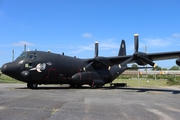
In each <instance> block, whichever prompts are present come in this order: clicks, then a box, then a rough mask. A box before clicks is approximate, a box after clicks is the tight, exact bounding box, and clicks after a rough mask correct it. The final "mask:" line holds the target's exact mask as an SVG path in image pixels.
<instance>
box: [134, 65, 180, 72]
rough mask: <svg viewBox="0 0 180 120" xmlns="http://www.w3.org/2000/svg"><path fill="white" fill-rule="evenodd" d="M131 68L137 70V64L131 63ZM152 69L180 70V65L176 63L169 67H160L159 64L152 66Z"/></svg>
mask: <svg viewBox="0 0 180 120" xmlns="http://www.w3.org/2000/svg"><path fill="white" fill-rule="evenodd" d="M131 68H132V70H138V65H137V64H132V66H131ZM152 70H159V71H160V70H180V67H179V66H177V65H174V66H172V67H171V68H170V69H167V68H161V67H160V66H156V67H155V68H152Z"/></svg>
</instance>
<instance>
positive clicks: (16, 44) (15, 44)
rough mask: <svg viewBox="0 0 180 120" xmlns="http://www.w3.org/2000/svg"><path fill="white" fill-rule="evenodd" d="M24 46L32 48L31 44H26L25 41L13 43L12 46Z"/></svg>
mask: <svg viewBox="0 0 180 120" xmlns="http://www.w3.org/2000/svg"><path fill="white" fill-rule="evenodd" d="M25 44H26V46H34V44H33V43H30V42H27V41H19V42H17V43H13V44H12V45H13V46H24V45H25Z"/></svg>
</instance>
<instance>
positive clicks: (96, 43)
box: [94, 42, 98, 58]
mask: <svg viewBox="0 0 180 120" xmlns="http://www.w3.org/2000/svg"><path fill="white" fill-rule="evenodd" d="M94 57H95V58H96V57H98V42H95V54H94Z"/></svg>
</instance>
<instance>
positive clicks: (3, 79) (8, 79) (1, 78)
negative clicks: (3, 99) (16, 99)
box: [0, 74, 22, 83]
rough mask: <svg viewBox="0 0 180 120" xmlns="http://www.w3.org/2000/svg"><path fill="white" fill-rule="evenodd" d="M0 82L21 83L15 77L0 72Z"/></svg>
mask: <svg viewBox="0 0 180 120" xmlns="http://www.w3.org/2000/svg"><path fill="white" fill-rule="evenodd" d="M0 83H22V82H20V81H18V80H16V79H13V78H11V77H9V76H7V75H4V74H1V75H0Z"/></svg>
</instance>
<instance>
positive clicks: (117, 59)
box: [1, 34, 180, 89]
mask: <svg viewBox="0 0 180 120" xmlns="http://www.w3.org/2000/svg"><path fill="white" fill-rule="evenodd" d="M134 46H135V52H134V54H133V55H126V45H125V41H124V40H122V42H121V45H120V50H119V53H118V56H114V57H99V56H98V43H97V42H96V43H95V56H94V58H90V59H80V58H76V57H70V56H66V55H64V54H62V55H61V54H55V53H51V52H50V51H48V52H43V51H27V52H23V53H22V54H21V55H20V56H19V57H18V58H17V59H16V60H15V61H14V62H9V63H6V64H4V65H3V66H2V68H1V70H2V73H3V74H6V75H8V76H10V77H12V78H15V79H17V80H20V81H23V82H26V83H27V87H28V88H31V89H35V88H37V86H38V85H40V84H69V85H70V86H71V87H81V86H82V85H84V84H88V85H90V86H91V87H102V86H103V85H105V84H106V83H111V82H112V81H113V80H114V79H115V78H117V77H118V76H119V75H120V74H122V73H123V72H124V71H125V70H126V69H128V67H127V64H128V63H137V64H138V65H142V66H144V65H146V64H149V65H151V66H152V67H155V63H154V62H153V61H154V60H165V59H174V58H177V60H176V64H177V65H179V66H180V51H176V52H164V53H151V54H146V53H143V52H138V34H134Z"/></svg>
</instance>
